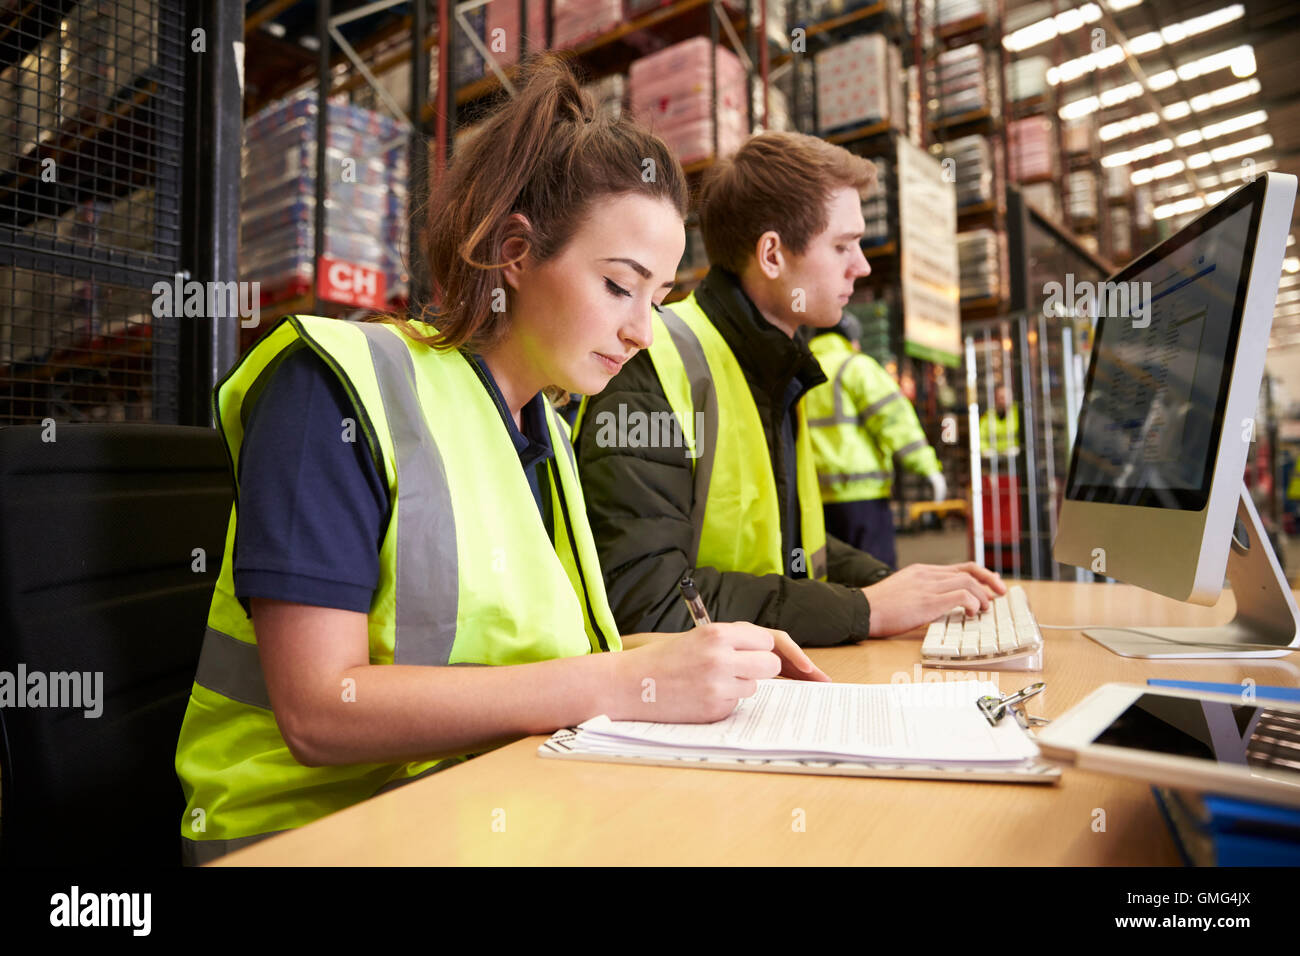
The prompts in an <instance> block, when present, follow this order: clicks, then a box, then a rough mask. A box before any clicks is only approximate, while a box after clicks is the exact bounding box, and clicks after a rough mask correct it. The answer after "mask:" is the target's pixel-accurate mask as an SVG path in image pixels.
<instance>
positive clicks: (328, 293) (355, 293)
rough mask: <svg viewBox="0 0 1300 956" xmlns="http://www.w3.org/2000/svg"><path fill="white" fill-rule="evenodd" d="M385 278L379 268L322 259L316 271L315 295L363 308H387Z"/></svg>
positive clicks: (325, 257)
mask: <svg viewBox="0 0 1300 956" xmlns="http://www.w3.org/2000/svg"><path fill="white" fill-rule="evenodd" d="M385 282H386V279H385V276H384V274H383V273H382V272H380V271H379V270H378V269H371V268H369V267H367V266H360V265H357V264H356V263H353V262H343V261H342V260H339V259H331V258H329V257H328V256H321V258H320V266H319V268H318V269H317V270H316V294H317V295H319V296H320V297H321V298H322V299H326V300H328V301H330V302H342V303H343V304H344V305H355V306H359V307H361V308H363V309H382V308H383V307H384V303H385V299H384V286H385Z"/></svg>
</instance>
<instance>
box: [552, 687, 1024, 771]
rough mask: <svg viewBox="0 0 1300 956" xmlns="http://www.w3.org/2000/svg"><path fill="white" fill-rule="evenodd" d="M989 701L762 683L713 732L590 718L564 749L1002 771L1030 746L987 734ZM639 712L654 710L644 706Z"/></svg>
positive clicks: (1013, 725)
mask: <svg viewBox="0 0 1300 956" xmlns="http://www.w3.org/2000/svg"><path fill="white" fill-rule="evenodd" d="M985 694H997V688H996V687H995V686H994V685H993V684H992V683H989V682H987V681H983V682H981V681H953V682H945V683H921V684H835V683H813V682H808V681H786V680H761V681H759V682H758V690H757V692H756V693H755V694H754V695H753V696H752V697H747V698H745V699H744V700H742V701H740V702H739V703H738V704H737V705H736V709H735V710H734V711H733V712H732V713H731V715H730V716H729V717H726V718H724V719H723V720H720V721H718V722H716V723H712V724H667V723H654V722H649V721H625V720H610V719H609V718H608V717H604V716H602V717H596V718H593V719H592V720H588V721H585V722H584V723H582V724H580V725H579V727H578V731H577V735H576V738H575V739H573V740H571V741H569V742H568V747H569V748H570V749H571V750H573V751H575V752H581V753H589V754H611V755H619V756H629V757H632V756H640V757H656V756H671V757H699V758H717V757H724V758H725V757H732V758H741V759H744V758H752V759H761V760H802V759H817V758H825V759H830V760H888V761H891V762H896V763H900V764H907V763H925V764H935V763H940V764H944V763H952V764H960V765H966V766H969V765H972V764H985V765H1007V764H1016V763H1021V762H1024V761H1026V760H1031V759H1033V758H1034V757H1036V756H1037V755H1038V747H1037V746H1036V745H1035V744H1034V741H1033V739H1032V738H1031V737H1030V736H1029V735H1028V734H1026V733H1025V732H1024V731H1023V730H1022V729H1021V728H1020V726H1019V724H1018V723H1017V722H1016V721H1015V719H1014V718H1012V717H1010V716H1008V717H1007V718H1005V719H1004V720H1002V721H1001V722H1000V723H999V724H998V725H997V726H996V727H995V726H992V725H990V724H989V722H988V721H987V720H986V719H985V717H984V715H983V714H982V713H981V712H980V710H979V708H978V707H976V704H975V701H976V699H977V698H979V697H981V696H983V695H985ZM646 708H647V710H648V711H653V709H654V705H653V704H647V705H646Z"/></svg>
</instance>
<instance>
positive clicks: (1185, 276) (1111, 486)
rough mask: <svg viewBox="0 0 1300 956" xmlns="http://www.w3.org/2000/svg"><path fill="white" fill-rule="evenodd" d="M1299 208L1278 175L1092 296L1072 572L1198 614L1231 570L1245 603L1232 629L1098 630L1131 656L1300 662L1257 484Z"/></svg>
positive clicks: (1063, 556) (1295, 620)
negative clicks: (1252, 462)
mask: <svg viewBox="0 0 1300 956" xmlns="http://www.w3.org/2000/svg"><path fill="white" fill-rule="evenodd" d="M1295 196H1296V178H1295V177H1294V176H1289V175H1284V174H1279V173H1265V174H1264V175H1263V176H1260V177H1259V178H1257V179H1256V180H1255V181H1254V182H1251V183H1249V184H1247V185H1244V186H1242V187H1241V188H1240V189H1238V190H1237V191H1236V192H1234V193H1233V194H1232V195H1230V196H1228V197H1227V198H1225V199H1224V200H1223V201H1222V202H1220V203H1219V204H1218V205H1217V206H1214V207H1213V208H1211V209H1209V210H1207V211H1206V212H1205V213H1203V214H1202V215H1201V216H1199V217H1198V218H1197V219H1195V220H1194V221H1192V222H1191V223H1189V224H1188V225H1187V226H1185V227H1184V228H1183V229H1181V230H1180V231H1179V232H1177V233H1176V234H1174V235H1173V236H1170V237H1169V238H1168V239H1166V240H1165V241H1164V242H1162V243H1160V244H1159V245H1158V246H1156V247H1155V248H1154V249H1152V250H1150V251H1149V252H1147V253H1146V254H1144V255H1142V256H1141V257H1140V258H1138V259H1136V260H1134V261H1133V262H1132V263H1130V264H1129V265H1128V266H1126V267H1125V268H1123V269H1121V270H1120V271H1119V272H1118V273H1116V274H1115V275H1114V276H1112V277H1111V278H1110V279H1109V280H1107V282H1106V283H1103V284H1102V286H1101V287H1100V288H1098V289H1089V288H1084V289H1082V290H1079V291H1078V292H1076V298H1075V300H1074V301H1075V302H1076V303H1082V304H1084V305H1086V304H1088V302H1089V299H1090V298H1091V301H1092V302H1093V303H1095V306H1096V311H1095V312H1094V313H1093V314H1095V315H1096V316H1097V325H1096V336H1095V341H1094V343H1093V349H1092V358H1091V362H1090V364H1089V367H1088V377H1087V382H1086V386H1085V392H1084V398H1083V405H1082V408H1081V411H1080V414H1079V421H1078V429H1077V432H1076V436H1075V443H1074V453H1073V455H1072V456H1071V460H1070V472H1069V479H1068V481H1067V484H1066V489H1065V496H1064V500H1063V502H1062V505H1061V512H1060V520H1059V522H1058V531H1057V536H1056V541H1055V545H1054V554H1055V556H1056V559H1057V560H1058V561H1061V562H1063V563H1066V564H1073V565H1076V566H1078V567H1082V568H1086V569H1088V570H1091V571H1094V572H1097V573H1101V574H1104V575H1105V576H1107V577H1110V578H1114V579H1116V580H1119V581H1123V582H1126V583H1129V584H1135V585H1139V586H1140V587H1143V588H1146V589H1148V590H1150V591H1154V592H1156V593H1158V594H1163V595H1166V596H1168V597H1172V598H1177V599H1178V600H1181V601H1188V602H1191V603H1194V604H1214V603H1215V602H1216V600H1217V599H1218V597H1219V594H1220V591H1221V590H1222V588H1223V580H1224V572H1225V570H1226V571H1227V572H1228V576H1229V579H1230V581H1231V583H1232V591H1233V595H1234V597H1235V599H1236V603H1237V616H1236V617H1235V618H1234V619H1233V621H1232V622H1230V623H1229V624H1227V625H1224V626H1222V627H1209V628H1196V627H1142V626H1141V625H1140V622H1135V623H1136V624H1138V626H1137V627H1131V628H1130V627H1125V628H1089V629H1085V631H1084V633H1085V634H1087V635H1088V636H1089V637H1090V638H1092V639H1094V640H1096V641H1098V642H1099V643H1101V644H1104V645H1105V646H1106V647H1109V648H1110V649H1111V650H1113V651H1115V652H1116V653H1119V654H1123V655H1125V656H1130V657H1277V656H1281V655H1282V654H1286V653H1289V650H1288V648H1295V647H1300V613H1297V609H1296V603H1295V599H1294V598H1293V596H1292V594H1291V590H1290V588H1289V586H1288V585H1287V581H1286V578H1285V576H1284V575H1283V574H1282V571H1281V568H1280V567H1279V565H1278V562H1277V557H1276V555H1275V554H1274V553H1273V550H1272V547H1271V546H1270V545H1269V541H1268V538H1267V536H1266V535H1265V534H1264V532H1263V529H1262V527H1261V526H1260V522H1259V516H1258V514H1257V513H1256V511H1255V506H1254V504H1253V502H1252V501H1251V499H1250V495H1249V494H1248V492H1247V490H1246V488H1245V485H1244V482H1243V473H1244V471H1245V466H1246V457H1247V454H1248V451H1249V446H1250V443H1251V441H1253V440H1255V437H1256V436H1255V432H1254V429H1255V422H1254V416H1255V411H1256V404H1257V402H1258V398H1259V386H1260V379H1261V377H1262V375H1263V372H1264V353H1265V351H1266V350H1267V348H1268V336H1269V329H1270V327H1271V325H1272V321H1273V308H1274V299H1275V298H1276V296H1277V289H1278V281H1279V278H1280V276H1281V273H1282V260H1283V258H1284V253H1285V249H1286V237H1287V232H1288V230H1289V229H1290V226H1291V215H1292V208H1293V206H1294V204H1295ZM1070 285H1071V283H1070V282H1068V281H1067V282H1066V283H1065V284H1064V286H1065V290H1064V291H1065V292H1066V293H1067V298H1068V293H1069V291H1070ZM1237 519H1240V525H1238V527H1237V532H1236V533H1235V534H1234V524H1236V522H1237Z"/></svg>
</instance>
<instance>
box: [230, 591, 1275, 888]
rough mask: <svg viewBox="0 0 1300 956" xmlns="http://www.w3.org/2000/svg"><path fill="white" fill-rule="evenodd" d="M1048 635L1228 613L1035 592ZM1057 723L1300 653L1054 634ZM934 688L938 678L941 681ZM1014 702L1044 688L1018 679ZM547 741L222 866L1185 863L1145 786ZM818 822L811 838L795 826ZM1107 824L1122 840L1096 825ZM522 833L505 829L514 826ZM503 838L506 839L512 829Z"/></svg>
mask: <svg viewBox="0 0 1300 956" xmlns="http://www.w3.org/2000/svg"><path fill="white" fill-rule="evenodd" d="M1023 585H1024V588H1025V591H1026V592H1027V594H1028V596H1029V601H1030V605H1031V607H1032V608H1033V609H1034V613H1035V614H1036V615H1037V617H1038V619H1039V622H1040V623H1042V624H1076V623H1077V624H1098V623H1102V624H1156V623H1160V624H1216V623H1222V622H1224V621H1226V620H1228V619H1229V618H1230V617H1231V616H1232V608H1233V601H1232V598H1231V596H1230V595H1225V597H1224V599H1223V600H1222V601H1221V602H1220V603H1219V605H1218V606H1217V607H1214V608H1199V607H1191V606H1185V605H1181V604H1179V603H1177V602H1174V601H1169V600H1166V599H1164V598H1158V597H1154V596H1152V595H1149V594H1145V593H1144V592H1141V591H1139V590H1137V589H1136V588H1131V587H1128V586H1126V585H1106V584H1075V583H1065V582H1052V581H1047V582H1044V581H1026V582H1023ZM921 637H922V632H921V631H917V632H914V633H912V634H909V635H908V636H906V637H900V638H892V639H890V640H884V641H869V642H865V643H862V644H857V645H850V646H847V647H836V648H825V649H814V650H812V652H811V656H812V658H813V660H815V661H816V662H817V664H818V665H819V666H820V667H821V668H822V669H823V670H825V671H826V672H827V673H828V674H830V675H831V677H832V678H834V679H835V680H840V681H855V682H862V683H881V682H888V681H890V679H891V678H892V676H893V675H894V674H895V673H898V672H902V673H905V674H907V675H909V677H911V678H912V679H915V675H916V674H917V673H918V672H919V668H918V667H917V663H918V661H919V655H920V643H921ZM1044 637H1045V639H1046V648H1045V659H1044V671H1043V674H1042V679H1043V680H1045V681H1046V682H1047V689H1046V691H1044V692H1043V693H1042V694H1041V695H1040V696H1039V697H1038V698H1037V702H1036V703H1035V704H1033V705H1031V707H1030V711H1031V712H1032V713H1034V714H1039V715H1042V716H1046V717H1055V716H1057V715H1058V714H1060V713H1062V712H1063V711H1065V710H1066V709H1068V708H1069V707H1070V706H1072V705H1073V704H1075V703H1076V702H1077V701H1079V700H1080V699H1081V698H1082V697H1084V696H1085V695H1086V694H1087V693H1088V692H1089V691H1091V690H1093V689H1094V688H1095V687H1097V686H1098V685H1100V684H1104V683H1107V682H1110V681H1125V682H1131V683H1140V682H1143V681H1145V680H1146V679H1147V678H1148V677H1167V678H1181V679H1190V680H1218V681H1232V682H1234V683H1235V682H1238V681H1241V680H1242V679H1244V678H1246V677H1252V678H1254V680H1255V681H1256V683H1258V684H1261V685H1264V684H1276V685H1285V686H1300V656H1297V655H1289V656H1287V657H1283V658H1278V659H1272V660H1248V661H1194V660H1186V661H1164V662H1160V661H1142V660H1134V659H1129V658H1123V657H1118V656H1116V655H1114V654H1111V653H1110V652H1109V651H1107V650H1106V649H1105V648H1103V647H1101V646H1100V645H1098V644H1095V643H1093V642H1092V641H1090V640H1089V639H1087V638H1086V637H1084V636H1083V635H1082V634H1081V633H1079V632H1077V631H1045V632H1044ZM927 673H928V672H927ZM990 673H997V674H998V677H997V678H996V679H997V680H998V682H999V686H1000V687H1001V689H1002V690H1003V691H1004V692H1007V691H1009V690H1013V689H1019V688H1020V687H1022V686H1024V685H1025V684H1028V683H1031V682H1032V681H1034V680H1037V679H1039V678H1038V675H1037V674H1035V673H1033V672H1024V671H1003V672H990ZM544 739H545V738H543V737H530V738H526V739H524V740H520V741H517V742H516V743H513V744H510V745H508V746H505V747H502V748H500V749H499V750H496V751H494V752H493V753H490V754H486V755H484V756H482V757H479V758H477V759H475V760H471V761H469V762H467V763H465V764H462V765H460V766H457V767H453V768H451V769H449V770H447V771H445V772H443V773H439V774H435V775H433V776H432V777H429V778H427V779H425V780H420V781H416V782H415V783H412V784H409V785H407V786H405V787H402V788H400V789H398V790H394V791H391V792H389V793H386V794H384V795H383V796H380V797H376V798H374V799H372V800H368V801H366V802H365V803H362V804H359V805H357V806H355V807H350V808H349V809H347V810H343V811H341V812H339V813H336V814H334V815H332V816H330V817H327V818H325V819H323V820H319V821H317V822H315V823H313V824H311V825H309V826H306V827H303V828H301V829H299V830H297V831H294V832H292V833H286V834H282V835H280V836H277V837H272V838H270V839H269V840H266V841H263V842H261V843H259V844H256V845H254V846H251V847H248V848H247V849H244V850H241V851H239V852H237V853H233V854H231V855H229V856H227V857H225V858H224V859H223V860H221V861H218V864H217V865H220V864H225V865H248V866H251V865H321V864H343V865H405V864H410V865H427V864H452V865H467V864H595V865H615V866H617V865H623V864H626V865H640V866H644V865H674V864H835V865H843V864H900V865H909V864H958V865H966V864H1090V865H1095V864H1106V865H1116V864H1177V863H1178V862H1179V858H1178V854H1177V851H1176V850H1175V848H1174V845H1173V843H1172V841H1171V839H1170V837H1169V834H1168V831H1167V830H1166V827H1165V824H1164V820H1163V818H1162V817H1161V815H1160V812H1159V810H1158V809H1157V808H1156V805H1155V802H1154V800H1153V798H1152V795H1151V791H1150V788H1149V787H1148V786H1147V785H1146V784H1143V783H1139V782H1134V781H1126V780H1120V779H1118V778H1114V777H1107V776H1103V775H1100V774H1095V773H1084V772H1080V771H1076V770H1070V769H1066V770H1065V772H1064V774H1063V776H1062V780H1061V782H1060V783H1059V784H1057V785H1056V786H1050V787H1049V786H1041V785H1039V786H1031V785H1025V784H1019V785H1017V784H995V783H936V782H933V781H921V780H880V779H852V778H838V777H812V776H803V775H794V774H790V775H786V774H767V773H742V772H736V771H724V770H694V769H691V770H673V769H668V768H662V767H649V766H615V765H609V764H597V763H578V762H568V761H557V760H543V759H541V758H540V757H538V756H537V747H538V745H539V744H540V743H541V742H542V741H543V740H544ZM799 810H802V811H803V819H804V821H805V825H806V829H805V831H804V832H796V831H795V830H794V828H793V827H792V821H793V820H794V819H795V815H796V811H799ZM1098 810H1101V811H1104V812H1105V831H1104V832H1100V831H1097V830H1094V829H1093V827H1094V821H1099V820H1100V819H1101V817H1100V814H1098V813H1097V811H1098ZM502 822H503V823H504V831H502V830H501V829H500V828H501V824H502ZM494 823H495V824H496V827H497V829H496V830H494Z"/></svg>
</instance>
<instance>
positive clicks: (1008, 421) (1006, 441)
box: [980, 385, 1020, 458]
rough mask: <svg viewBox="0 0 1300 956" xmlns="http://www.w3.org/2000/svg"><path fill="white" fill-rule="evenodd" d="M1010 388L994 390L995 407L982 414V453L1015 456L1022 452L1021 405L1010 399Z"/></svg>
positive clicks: (1004, 387) (1000, 387) (983, 454)
mask: <svg viewBox="0 0 1300 956" xmlns="http://www.w3.org/2000/svg"><path fill="white" fill-rule="evenodd" d="M1008 395H1009V392H1008V389H1007V387H1006V386H1005V385H999V386H998V387H997V388H996V389H994V390H993V407H992V408H991V409H989V410H988V411H986V412H985V413H984V414H983V415H981V416H980V455H981V456H982V457H984V458H992V457H994V456H998V457H1002V458H1014V457H1015V456H1016V455H1018V454H1019V453H1020V406H1019V405H1017V404H1016V403H1015V402H1013V401H1010V399H1009V397H1008Z"/></svg>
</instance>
